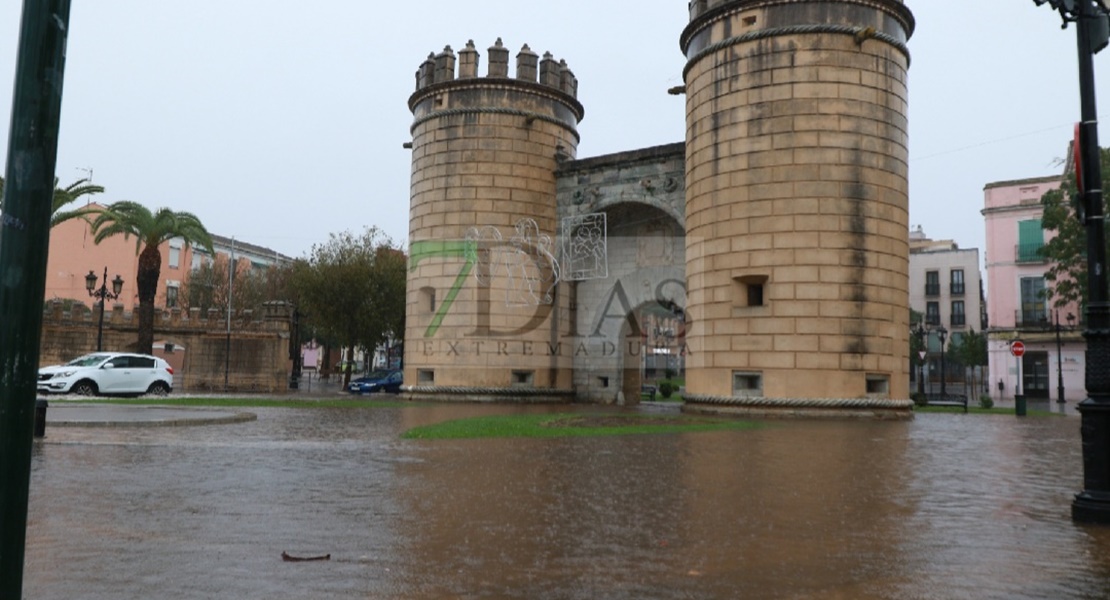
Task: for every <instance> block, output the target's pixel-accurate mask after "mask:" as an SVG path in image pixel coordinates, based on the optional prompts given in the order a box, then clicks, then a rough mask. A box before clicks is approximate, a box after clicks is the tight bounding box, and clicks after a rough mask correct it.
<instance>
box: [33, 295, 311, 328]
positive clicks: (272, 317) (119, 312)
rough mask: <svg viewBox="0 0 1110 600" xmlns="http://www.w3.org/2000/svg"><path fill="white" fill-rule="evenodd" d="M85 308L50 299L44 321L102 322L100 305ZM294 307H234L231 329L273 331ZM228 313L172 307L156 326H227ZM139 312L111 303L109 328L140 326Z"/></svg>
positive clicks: (269, 304)
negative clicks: (257, 310)
mask: <svg viewBox="0 0 1110 600" xmlns="http://www.w3.org/2000/svg"><path fill="white" fill-rule="evenodd" d="M77 306H79V307H80V308H83V309H84V310H66V305H65V303H64V302H63V301H60V300H52V301H50V302H47V304H46V306H45V307H44V309H43V314H42V317H43V324H44V325H47V324H54V325H74V326H77V325H86V326H90V327H94V328H95V327H96V326H97V323H98V322H99V319H98V317H99V313H98V312H97V310H96V309H94V310H89V309H88V307H86V306H85V305H83V304H79V305H77ZM290 311H291V309H290V308H289V306H288V305H287V304H285V303H284V302H267V303H266V304H265V305H264V307H263V313H262V314H261V315H256V314H255V312H254V311H253V310H249V309H248V310H244V311H241V312H240V313H238V314H237V313H236V312H235V311H234V310H233V311H231V330H232V331H236V332H249V331H270V330H286V329H288V327H289V325H288V322H289V319H290ZM227 323H228V321H227V315H226V313H225V312H224V311H223V310H221V309H218V308H210V309H208V312H207V313H205V314H202V313H201V310H200V309H199V308H191V309H189V310H188V311H182V310H181V309H180V308H170V309H164V310H155V311H154V329H155V331H158V330H159V329H163V328H165V329H173V330H195V331H208V330H220V331H223V330H226V329H227ZM138 326H139V314H138V312H135V311H127V310H126V309H125V308H124V306H123V305H122V304H116V305H115V306H112V307H110V309H109V311H108V312H105V313H104V329H105V331H108V330H113V329H137V328H138Z"/></svg>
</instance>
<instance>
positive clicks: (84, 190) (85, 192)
mask: <svg viewBox="0 0 1110 600" xmlns="http://www.w3.org/2000/svg"><path fill="white" fill-rule="evenodd" d="M103 193H104V187H103V186H99V185H93V184H92V183H91V182H90V181H89V180H88V179H87V178H85V179H78V180H77V181H74V182H73V183H71V184H69V185H68V186H66V187H64V188H60V187H58V178H57V177H55V178H54V197H53V199H52V202H51V203H50V204H51V206H50V227H52V228H53V227H54V226H55V225H57V224H59V223H64V222H65V221H68V220H70V219H76V218H80V217H84V216H86V215H87V214H89V213H88V211H87V210H86V209H84V208H79V209H77V210H68V211H63V210H62V207H63V206H65V205H67V204H70V203H72V202H75V201H76V200H77V199H78V198H80V197H81V196H91V195H93V194H103ZM3 196H4V178H3V177H0V198H3Z"/></svg>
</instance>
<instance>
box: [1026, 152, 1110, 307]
mask: <svg viewBox="0 0 1110 600" xmlns="http://www.w3.org/2000/svg"><path fill="white" fill-rule="evenodd" d="M1099 155H1100V162H1101V165H1102V173H1103V180H1104V181H1105V176H1106V174H1107V173H1110V149H1107V148H1102V149H1100V151H1099ZM1079 200H1080V197H1079V191H1078V188H1077V187H1076V184H1075V173H1069V174H1068V175H1067V177H1066V178H1065V179H1064V182H1063V184H1062V185H1061V186H1060V187H1059V188H1058V189H1055V190H1050V191H1048V192H1045V193H1044V195H1042V196H1041V206H1042V207H1044V211H1043V213H1042V215H1041V228H1042V229H1044V230H1045V231H1054V232H1056V235H1055V236H1054V237H1053V238H1052V239H1051V240H1048V241H1047V242H1046V243H1045V244H1044V246H1042V247H1041V249H1040V250H1039V251H1038V252H1039V254H1040V255H1041V256H1043V257H1045V258H1046V259H1048V261H1049V267H1048V270H1047V271H1045V274H1044V278H1045V280H1046V281H1048V282H1049V285H1048V286H1047V289H1046V290H1045V291H1046V293H1047V295H1048V298H1049V299H1050V300H1051V301H1052V304H1053V306H1056V307H1058V308H1059V307H1063V306H1066V305H1068V304H1072V303H1078V304H1079V305H1080V306H1081V307H1082V306H1086V304H1087V231H1086V229H1085V227H1084V225H1083V223H1081V222H1080V221H1079V219H1077V218H1076V210H1075V208H1076V206H1077V205H1078V203H1079ZM1103 223H1104V225H1105V221H1104V222H1103ZM1107 243H1108V246H1110V236H1107Z"/></svg>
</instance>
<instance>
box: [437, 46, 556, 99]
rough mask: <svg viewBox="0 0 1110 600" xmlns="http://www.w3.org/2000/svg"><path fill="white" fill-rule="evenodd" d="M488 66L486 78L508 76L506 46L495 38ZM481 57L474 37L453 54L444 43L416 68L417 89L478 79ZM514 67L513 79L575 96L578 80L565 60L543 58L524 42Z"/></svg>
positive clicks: (547, 54)
mask: <svg viewBox="0 0 1110 600" xmlns="http://www.w3.org/2000/svg"><path fill="white" fill-rule="evenodd" d="M487 54H488V56H489V65H488V67H487V70H486V76H485V77H486V78H489V79H509V78H510V77H509V49H508V48H506V47H505V46H504V44H503V43H502V42H501V38H497V41H496V42H494V44H493V46H490V47H489V49H488V50H487ZM480 58H481V55H480V54H479V52H478V50H477V48H475V46H474V40H470V41H468V42H467V43H466V47H465V48H463V49H462V50H460V51H459V52H458V54H456V53H455V51H454V50H452V49H451V46H445V47H444V48H443V51H442V52H439V53H438V54H437V53H435V52H431V53H429V54H428V58H426V59H425V60H424V62H423V63H422V64H421V65H420V68H418V69H417V70H416V91H417V92H419V91H421V90H423V89H424V88H427V87H429V86H431V85H435V84H437V83H445V82H448V81H457V80H465V79H475V78H480V77H481V76H480V75H479V70H480ZM515 66H516V70H515V75H514V76H513V77H512V79H516V80H518V81H525V82H528V83H535V84H539V85H543V86H546V87H549V88H552V89H554V90H557V91H560V92H562V93H564V94H566V95H568V96H570V97H572V98H577V97H578V79H577V78H576V77H575V76H574V72H573V71H571V70H570V68H569V67H568V66H567V62H566V61H565V60H556V59H555V57H554V56H553V55H552V54H551V53H550V52H545V53H544V54H543V57H542V58H541V57H540V55H538V54H536V53H535V52H533V51H532V49H531V48H529V47H528V44H524V46H522V47H521V49H520V52H518V53H517V55H516V65H515Z"/></svg>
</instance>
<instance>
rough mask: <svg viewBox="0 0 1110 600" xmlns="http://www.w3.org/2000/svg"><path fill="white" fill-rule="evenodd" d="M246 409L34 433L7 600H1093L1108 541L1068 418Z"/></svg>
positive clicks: (1107, 574)
mask: <svg viewBox="0 0 1110 600" xmlns="http://www.w3.org/2000/svg"><path fill="white" fill-rule="evenodd" d="M54 408H55V406H54V404H53V403H52V404H51V408H50V411H54ZM1035 408H1037V406H1035V405H1033V404H1031V405H1030V409H1035ZM1052 408H1055V407H1052ZM248 410H249V412H251V413H254V414H256V415H257V419H256V420H252V421H247V422H240V423H234V424H220V425H205V426H193V427H57V428H50V427H49V426H48V429H47V437H46V438H45V439H44V440H40V441H37V442H36V443H35V447H34V452H33V457H32V482H31V498H30V515H29V525H28V541H27V557H26V566H25V592H24V593H25V597H26V598H36V599H52V598H57V599H75V598H90V599H91V598H113V599H115V598H135V599H140V598H141V599H146V598H198V599H199V598H235V599H242V598H267V599H269V598H275V597H283V598H285V597H291V598H529V599H531V598H637V599H639V598H772V599H773V598H783V599H802V598H845V599H847V598H851V599H870V598H884V599H885V598H898V599H903V598H906V599H933V598H936V599H952V598H957V599H958V598H969V599H970V598H975V599H981V598H988V599H992V598H998V599H1003V598H1005V599H1013V598H1027V599H1041V598H1053V599H1096V598H1098V599H1104V598H1107V597H1110V528H1107V527H1091V526H1082V525H1076V524H1074V523H1073V522H1072V521H1071V518H1070V502H1071V499H1072V496H1073V494H1074V493H1075V492H1077V491H1079V489H1080V487H1081V483H1082V466H1081V456H1080V447H1079V418H1078V417H1076V416H1074V414H1072V411H1071V410H1070V409H1069V410H1068V411H1067V413H1068V414H1066V415H1064V416H1055V417H1040V418H1031V417H1030V418H1020V419H1019V418H1016V417H1012V416H1008V415H995V416H985V415H963V414H920V415H918V416H917V418H916V419H915V420H913V421H911V422H896V423H888V422H883V423H873V422H805V421H798V422H793V421H787V422H782V421H776V422H772V423H769V426H768V427H767V428H764V429H760V430H756V431H723V432H710V433H691V434H674V435H648V436H627V437H603V438H563V439H491V440H457V441H416V440H403V439H400V437H399V436H400V434H401V433H402V432H404V431H405V430H407V429H409V428H411V427H414V426H417V425H423V424H428V423H434V422H439V421H444V420H448V419H454V418H461V417H468V416H477V415H486V414H500V413H510V412H551V411H565V410H577V411H596V410H599V409H597V408H595V407H570V408H568V407H510V406H488V405H462V406H454V405H451V406H441V405H436V406H412V407H400V408H356V409H330V408H318V409H309V408H250V409H248ZM232 412H234V411H232ZM282 552H286V553H288V554H289V555H292V556H304V557H307V556H318V555H324V554H330V555H331V558H330V560H326V561H310V562H288V561H283V560H282Z"/></svg>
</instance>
